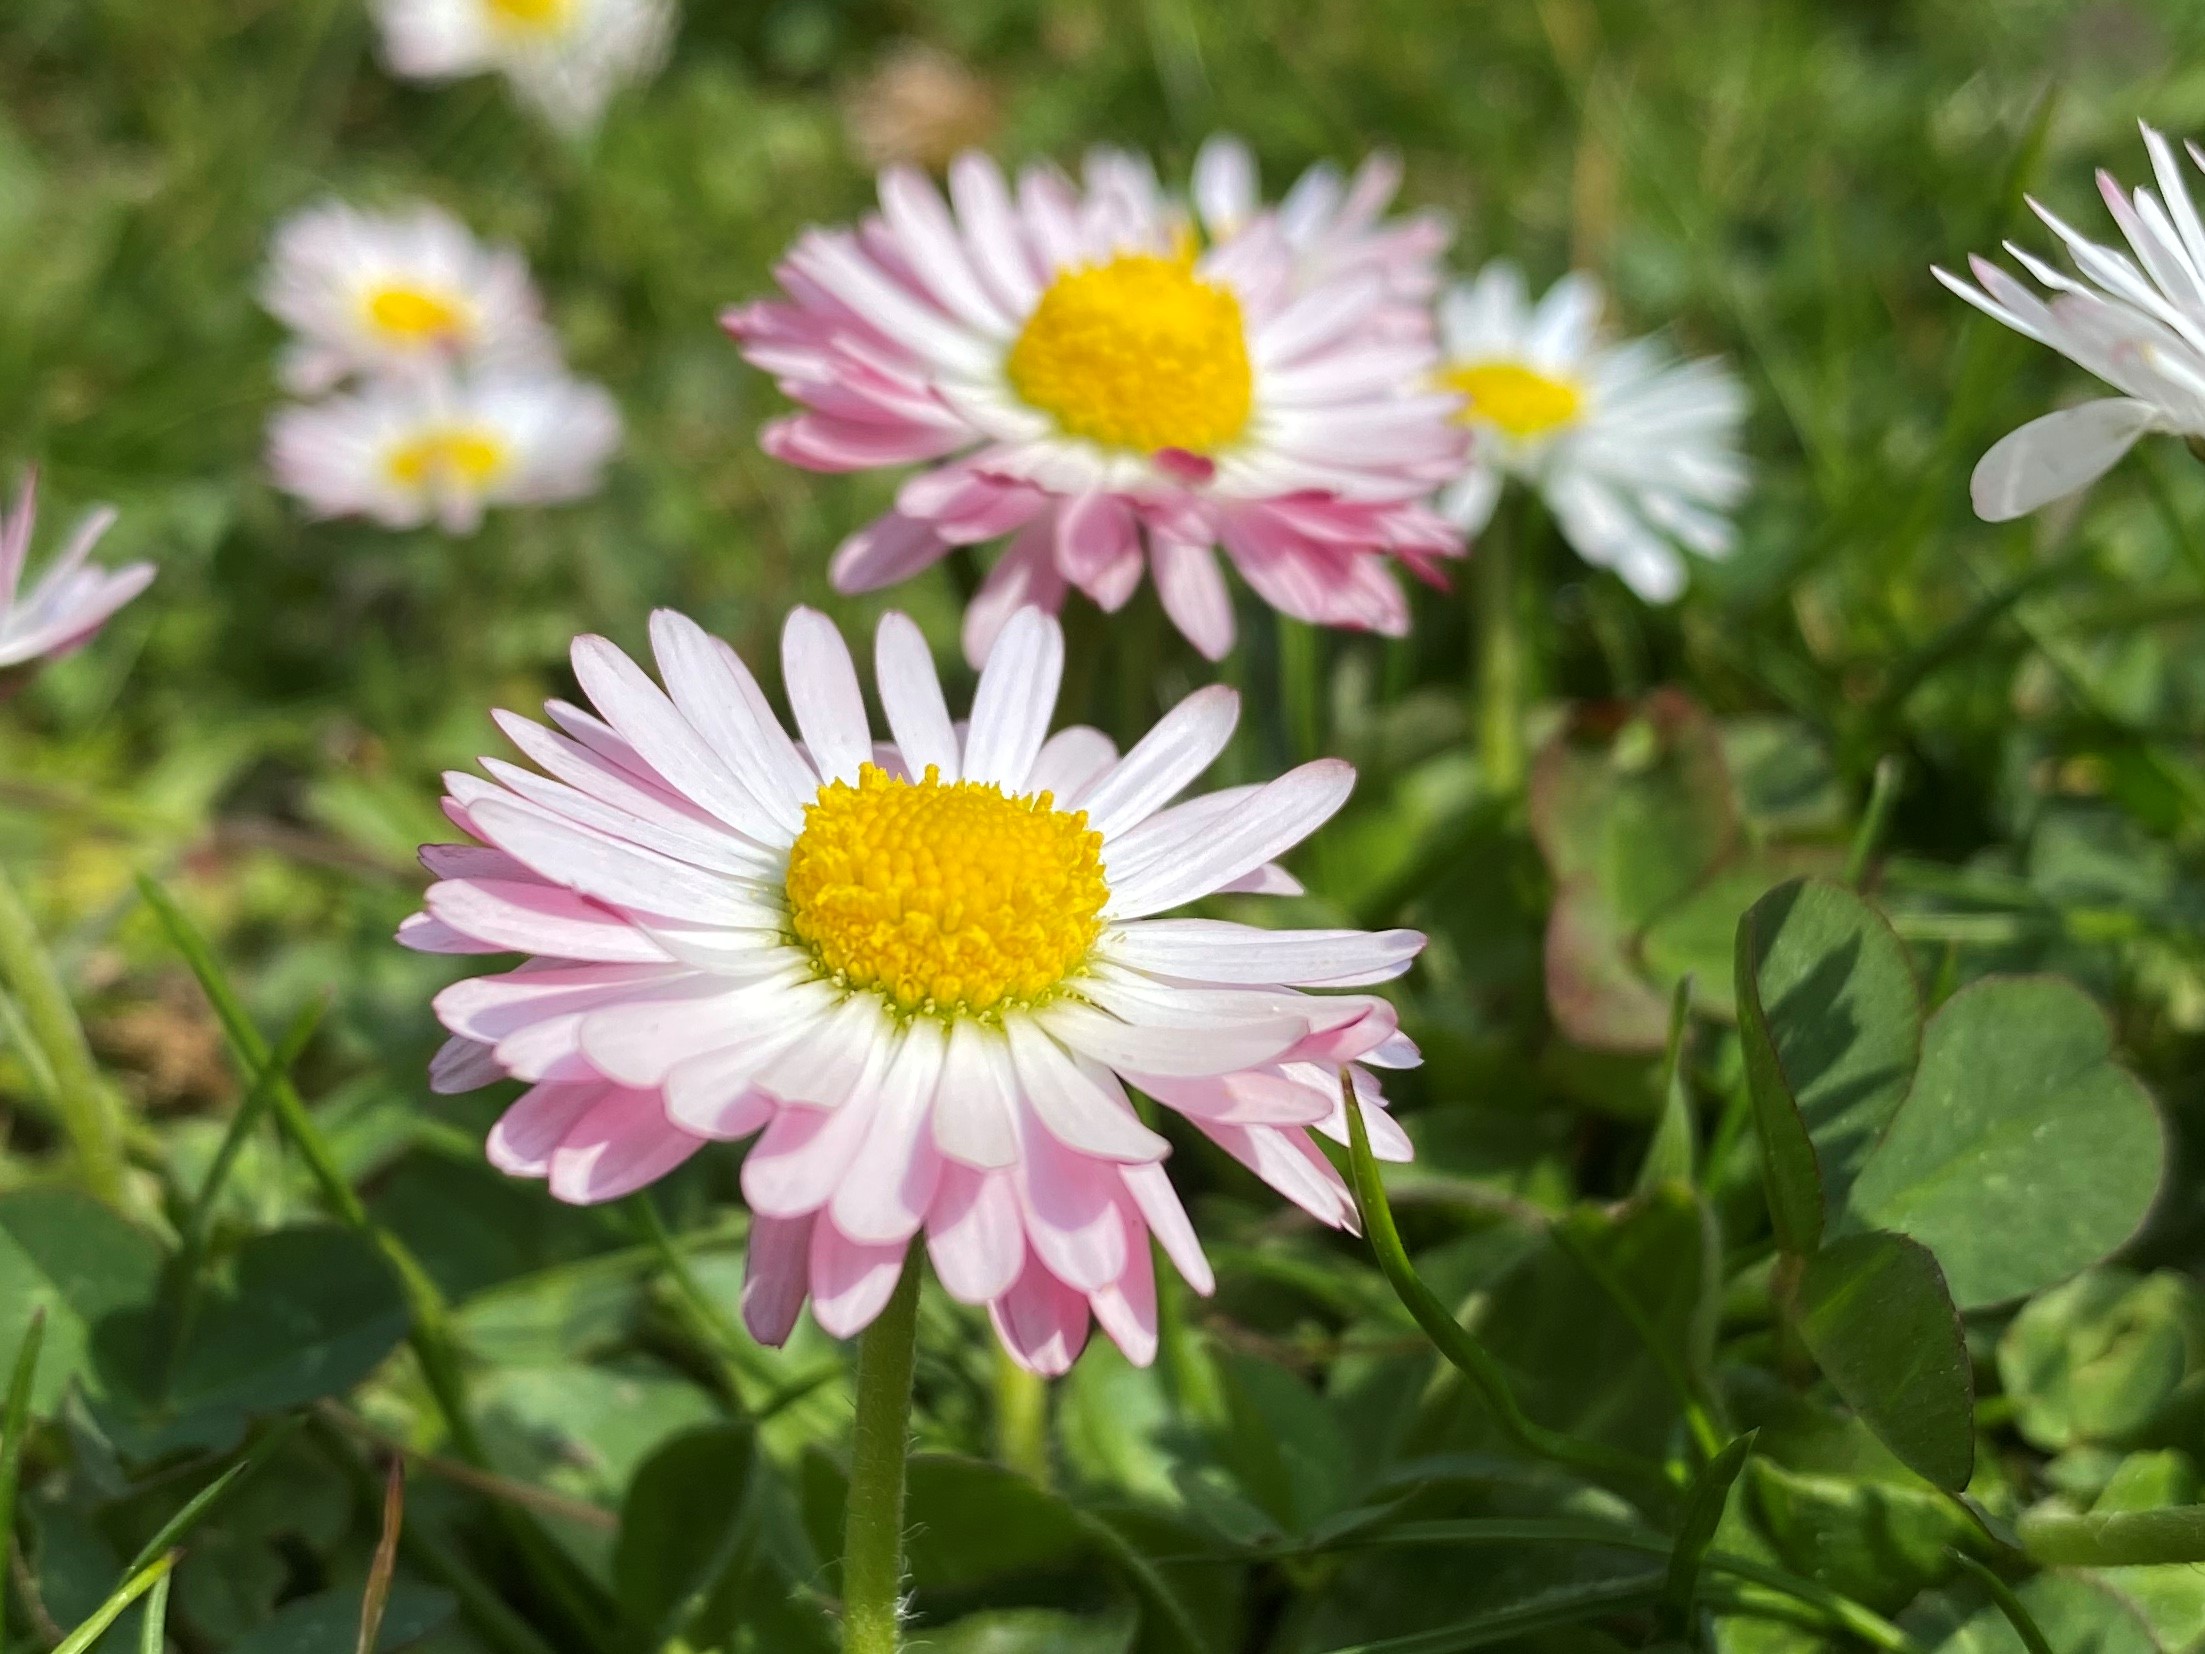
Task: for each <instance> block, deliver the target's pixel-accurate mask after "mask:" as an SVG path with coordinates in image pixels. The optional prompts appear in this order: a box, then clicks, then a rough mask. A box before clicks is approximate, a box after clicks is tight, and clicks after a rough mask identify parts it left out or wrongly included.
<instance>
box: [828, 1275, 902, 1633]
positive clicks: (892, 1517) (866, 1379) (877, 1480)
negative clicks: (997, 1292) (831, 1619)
mask: <svg viewBox="0 0 2205 1654" xmlns="http://www.w3.org/2000/svg"><path fill="white" fill-rule="evenodd" d="M918 1343H919V1253H918V1249H917V1248H916V1247H914V1248H912V1251H911V1255H910V1256H909V1257H907V1258H906V1259H905V1260H904V1265H903V1278H902V1279H901V1280H899V1281H898V1282H897V1283H896V1291H895V1294H894V1296H893V1297H891V1298H890V1299H889V1300H888V1307H887V1308H886V1309H884V1310H882V1311H881V1312H880V1316H879V1318H878V1319H877V1320H875V1321H874V1323H873V1324H872V1325H871V1326H869V1327H867V1328H866V1329H865V1335H864V1337H863V1338H862V1339H861V1340H860V1341H859V1343H858V1367H857V1421H856V1423H855V1425H854V1426H853V1428H852V1431H851V1436H850V1508H849V1517H848V1521H847V1524H846V1525H845V1527H844V1529H843V1539H842V1654H896V1651H897V1649H898V1648H899V1647H900V1646H901V1641H900V1628H899V1621H900V1617H901V1612H902V1598H903V1481H904V1458H905V1453H906V1449H907V1447H908V1445H909V1442H910V1436H911V1367H912V1362H913V1359H914V1358H915V1356H916V1355H917V1353H918Z"/></svg>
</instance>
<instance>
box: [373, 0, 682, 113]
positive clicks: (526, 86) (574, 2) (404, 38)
mask: <svg viewBox="0 0 2205 1654" xmlns="http://www.w3.org/2000/svg"><path fill="white" fill-rule="evenodd" d="M375 16H376V20H377V22H379V23H380V24H381V25H382V30H383V56H384V58H385V60H386V61H388V63H389V64H390V67H391V71H392V73H394V74H398V75H403V76H405V77H406V78H408V79H410V80H451V79H455V78H457V77H459V76H462V75H476V74H482V73H485V72H487V71H490V70H496V71H498V72H499V73H501V74H503V75H504V76H505V77H506V79H507V80H508V81H509V82H511V84H512V86H513V89H514V90H515V91H516V92H518V93H519V94H520V95H521V96H522V97H523V98H525V99H526V100H527V101H528V102H530V103H532V104H534V105H535V106H536V107H537V108H538V109H540V110H541V111H542V112H543V114H544V116H545V118H546V119H547V120H549V121H550V122H551V123H552V125H554V126H556V127H558V128H559V129H560V130H561V131H564V132H575V133H579V132H587V131H589V130H590V129H591V128H592V127H594V126H596V124H597V122H598V120H599V118H600V117H601V116H602V115H603V114H604V112H605V105H606V104H607V103H608V102H610V101H611V99H612V96H613V94H614V93H615V92H617V91H619V90H620V89H621V88H622V87H624V86H632V85H635V84H637V83H638V82H641V81H645V80H648V79H649V78H650V77H651V76H652V75H654V74H656V73H657V72H658V70H659V67H660V66H661V65H662V64H663V63H664V62H665V61H666V53H667V50H668V48H669V47H670V46H671V45H672V43H673V35H674V17H675V13H674V7H673V4H672V0H376V6H375Z"/></svg>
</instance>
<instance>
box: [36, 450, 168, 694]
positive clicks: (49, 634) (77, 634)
mask: <svg viewBox="0 0 2205 1654" xmlns="http://www.w3.org/2000/svg"><path fill="white" fill-rule="evenodd" d="M114 523H115V510H114V507H112V506H99V507H96V508H95V509H93V510H91V511H88V512H86V513H85V515H84V517H83V518H82V519H81V520H80V521H79V522H78V523H77V525H76V527H75V528H74V529H73V530H71V532H70V534H69V538H68V539H67V540H66V541H64V542H63V544H62V548H61V551H60V552H59V553H58V554H57V555H56V556H55V557H54V559H53V561H52V562H50V563H48V564H47V565H46V567H45V569H44V570H43V571H42V572H41V573H40V574H39V576H38V578H37V579H36V580H35V581H33V582H32V583H31V586H30V589H29V590H28V591H25V590H24V589H23V571H24V566H25V564H26V563H27V562H28V561H29V560H30V554H31V536H32V532H33V531H34V530H35V529H36V528H37V526H38V477H37V474H36V473H35V472H32V473H27V474H26V475H25V476H24V478H23V481H22V482H21V484H20V485H19V486H18V487H17V489H16V495H15V504H14V506H13V507H12V508H10V509H9V510H8V511H6V512H5V513H0V673H4V674H7V678H6V679H0V683H4V684H5V685H6V687H13V686H14V680H15V677H16V672H15V669H16V668H19V667H23V666H27V665H29V664H30V663H31V662H33V661H37V660H58V659H59V658H60V657H62V656H63V655H66V654H69V653H71V652H72V651H73V650H76V649H78V648H81V647H82V646H83V645H84V644H86V643H87V642H89V641H90V640H91V638H92V636H93V634H94V633H96V632H97V631H98V630H99V629H100V628H101V627H102V626H104V625H106V624H107V622H108V620H109V619H110V618H111V617H112V616H113V615H114V613H115V611H116V610H117V609H120V608H121V607H122V606H123V605H124V604H125V603H128V602H129V601H130V600H131V599H132V598H133V597H136V596H137V595H138V594H139V593H140V592H142V591H144V590H145V589H146V587H147V586H149V585H151V584H152V583H153V576H154V573H155V572H156V571H155V569H154V566H153V565H152V564H151V563H145V562H139V563H125V564H124V565H123V566H122V567H121V568H115V569H107V568H102V567H100V566H99V564H97V563H94V562H92V561H91V556H92V550H93V548H94V547H95V546H97V545H98V544H99V542H100V539H101V537H102V536H103V535H105V534H106V532H107V531H108V529H110V528H112V527H113V526H114Z"/></svg>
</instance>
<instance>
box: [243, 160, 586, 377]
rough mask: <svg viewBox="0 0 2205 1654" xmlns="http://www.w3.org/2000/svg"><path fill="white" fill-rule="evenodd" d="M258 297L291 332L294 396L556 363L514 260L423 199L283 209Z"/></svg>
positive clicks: (287, 367) (523, 271) (287, 365)
mask: <svg viewBox="0 0 2205 1654" xmlns="http://www.w3.org/2000/svg"><path fill="white" fill-rule="evenodd" d="M261 302H262V303H263V304H264V305H266V306H267V308H268V310H269V311H270V313H271V314H273V315H274V316H275V317H276V318H277V319H278V320H279V321H282V322H284V323H286V324H288V325H289V326H290V327H291V328H292V330H293V331H295V332H296V333H297V334H298V335H299V337H298V339H297V341H296V342H295V343H294V344H293V346H292V347H291V350H290V352H289V353H288V354H287V355H286V357H285V359H284V364H283V370H282V375H283V383H284V387H285V388H286V389H287V390H290V391H292V392H293V393H295V394H297V395H300V396H318V395H320V394H321V393H322V392H324V391H327V390H330V389H332V388H334V387H335V386H336V385H337V384H339V383H340V382H341V381H343V380H344V379H345V378H347V377H348V376H350V375H352V374H366V375H369V376H377V375H383V376H388V375H394V374H407V373H415V372H422V371H427V370H431V369H437V368H445V367H450V366H452V365H453V364H455V363H465V364H467V365H468V366H470V367H472V368H475V369H478V370H483V371H490V372H516V371H531V370H539V369H545V368H551V367H555V366H556V365H557V363H558V360H559V349H558V345H557V343H556V342H555V341H554V340H553V338H552V335H551V330H550V328H549V327H548V326H546V325H545V322H544V317H543V308H542V306H541V305H540V304H539V303H538V302H537V298H536V289H535V286H534V284H533V283H532V282H531V281H530V280H529V277H528V265H527V263H526V262H525V261H524V260H523V259H522V257H521V255H520V254H519V253H517V252H515V251H514V250H513V249H511V248H509V247H495V248H492V247H484V246H483V245H482V244H481V243H480V242H478V241H476V240H475V238H474V237H473V236H472V235H470V234H469V233H468V231H467V227H466V226H465V225H464V224H462V223H460V222H459V220H458V219H456V218H454V217H453V216H452V215H451V214H450V213H447V212H445V211H443V210H442V209H441V208H438V207H433V206H430V205H428V204H427V203H425V202H424V203H419V204H416V205H414V206H410V207H407V208H405V209H404V210H402V211H399V212H390V213H369V212H361V211H359V210H358V209H357V208H354V207H349V206H346V205H345V204H344V203H343V202H341V201H325V202H322V203H320V204H319V205H317V206H312V207H308V208H306V209H305V210H304V211H303V212H299V213H295V214H293V215H292V216H291V217H290V218H289V219H287V220H285V221H284V224H283V226H282V228H281V229H279V230H277V232H276V237H275V241H274V244H273V245H272V247H271V248H270V252H269V260H268V273H267V275H266V277H265V278H264V279H263V281H262V284H261Z"/></svg>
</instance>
